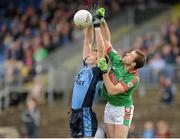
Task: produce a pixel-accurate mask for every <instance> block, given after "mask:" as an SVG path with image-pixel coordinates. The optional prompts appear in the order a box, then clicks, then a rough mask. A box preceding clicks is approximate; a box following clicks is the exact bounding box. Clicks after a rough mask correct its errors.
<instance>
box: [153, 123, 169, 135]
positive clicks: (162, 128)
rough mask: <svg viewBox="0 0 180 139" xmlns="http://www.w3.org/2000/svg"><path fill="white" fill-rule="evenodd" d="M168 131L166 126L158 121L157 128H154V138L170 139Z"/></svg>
mask: <svg viewBox="0 0 180 139" xmlns="http://www.w3.org/2000/svg"><path fill="white" fill-rule="evenodd" d="M170 137H171V135H170V130H169V126H168V124H167V123H166V122H165V121H163V120H160V121H158V122H157V127H156V138H170Z"/></svg>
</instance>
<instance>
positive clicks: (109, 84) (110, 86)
mask: <svg viewBox="0 0 180 139" xmlns="http://www.w3.org/2000/svg"><path fill="white" fill-rule="evenodd" d="M103 81H104V84H105V86H106V89H107V92H108V94H109V95H115V94H117V93H118V90H117V89H116V86H115V85H114V84H113V82H112V81H111V80H110V78H109V75H108V73H105V74H103Z"/></svg>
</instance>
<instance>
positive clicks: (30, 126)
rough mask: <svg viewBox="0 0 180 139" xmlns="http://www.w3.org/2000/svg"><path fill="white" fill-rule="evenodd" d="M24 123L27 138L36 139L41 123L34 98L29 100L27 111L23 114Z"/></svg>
mask: <svg viewBox="0 0 180 139" xmlns="http://www.w3.org/2000/svg"><path fill="white" fill-rule="evenodd" d="M22 121H23V123H24V126H25V129H26V134H27V137H28V138H36V137H37V129H38V126H39V122H40V111H39V110H38V108H37V101H36V99H34V98H33V97H29V98H28V99H27V109H25V110H24V111H23V112H22Z"/></svg>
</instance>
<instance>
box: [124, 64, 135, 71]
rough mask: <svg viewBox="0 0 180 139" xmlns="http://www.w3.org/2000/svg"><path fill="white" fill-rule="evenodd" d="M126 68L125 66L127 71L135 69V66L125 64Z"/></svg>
mask: <svg viewBox="0 0 180 139" xmlns="http://www.w3.org/2000/svg"><path fill="white" fill-rule="evenodd" d="M124 68H125V69H126V70H127V71H130V70H134V68H132V66H130V65H126V64H124Z"/></svg>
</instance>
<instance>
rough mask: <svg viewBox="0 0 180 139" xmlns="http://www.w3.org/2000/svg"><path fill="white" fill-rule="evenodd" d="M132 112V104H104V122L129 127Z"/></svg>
mask: <svg viewBox="0 0 180 139" xmlns="http://www.w3.org/2000/svg"><path fill="white" fill-rule="evenodd" d="M133 112H134V105H131V106H128V107H126V106H113V105H111V104H109V103H107V104H106V107H105V111H104V123H107V124H113V125H117V124H120V125H126V126H128V127H130V125H131V121H132V117H133Z"/></svg>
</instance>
